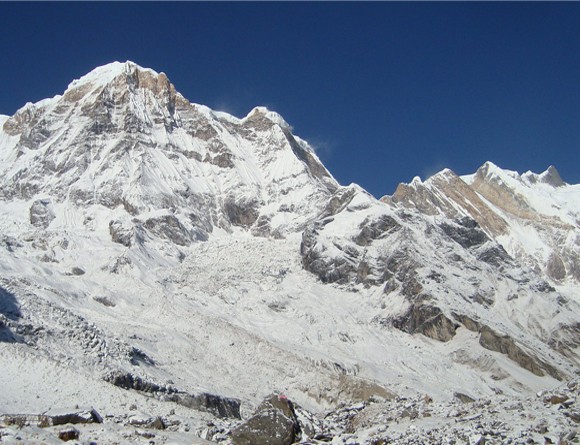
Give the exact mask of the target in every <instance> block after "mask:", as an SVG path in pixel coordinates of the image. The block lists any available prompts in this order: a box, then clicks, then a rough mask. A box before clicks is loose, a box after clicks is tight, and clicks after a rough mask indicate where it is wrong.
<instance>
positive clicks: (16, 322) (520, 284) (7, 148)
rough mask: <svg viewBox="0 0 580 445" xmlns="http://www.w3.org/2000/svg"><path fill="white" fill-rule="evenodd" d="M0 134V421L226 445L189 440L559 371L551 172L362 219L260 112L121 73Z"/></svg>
mask: <svg viewBox="0 0 580 445" xmlns="http://www.w3.org/2000/svg"><path fill="white" fill-rule="evenodd" d="M0 128H1V131H0V301H1V303H0V366H1V369H2V370H3V372H2V373H0V387H2V388H3V390H2V392H0V413H6V414H14V413H29V414H33V413H38V414H40V413H46V412H49V413H50V412H53V411H55V410H63V409H71V408H72V407H74V406H77V405H78V406H92V407H93V408H95V409H96V410H97V411H98V412H99V413H101V414H104V415H108V416H110V418H111V419H114V420H115V421H117V422H118V423H119V424H122V425H131V424H133V425H137V424H138V425H145V424H146V423H147V422H146V421H148V419H149V417H151V418H152V419H154V418H155V416H161V417H163V419H164V421H165V423H166V424H170V423H171V422H173V424H172V425H173V429H171V428H170V430H171V431H172V433H171V434H173V433H175V435H176V436H175V437H173V439H172V440H175V441H177V442H180V441H181V442H182V441H184V440H187V441H189V442H191V440H193V439H192V437H191V436H192V435H195V433H196V431H198V432H199V431H202V430H203V431H205V433H203V434H201V435H203V436H204V437H206V438H213V439H212V440H220V441H228V440H234V441H238V442H236V443H238V444H239V443H243V442H242V439H240V437H242V436H243V434H242V433H240V432H239V431H243V428H241V427H240V428H241V429H238V430H233V431H237V433H236V432H234V433H232V435H231V436H230V435H228V434H223V431H222V432H220V431H217V430H216V431H213V433H212V434H209V433H208V432H207V428H206V423H207V422H208V421H210V422H212V423H213V424H215V422H217V421H216V419H215V417H216V416H217V417H220V418H234V419H235V418H237V417H240V416H241V417H246V416H247V414H248V413H249V412H250V410H251V409H252V407H254V406H256V404H257V403H258V402H259V401H260V400H262V399H263V398H264V397H265V396H266V395H268V394H270V393H272V392H273V391H280V392H284V393H285V394H286V395H287V396H288V397H290V398H291V399H292V400H293V401H295V402H297V403H298V404H300V405H301V406H302V407H304V408H306V409H308V410H310V411H312V412H323V411H324V410H328V409H333V408H335V407H337V406H338V405H339V404H340V403H342V402H357V401H363V402H366V401H369V400H389V399H392V398H393V397H395V396H397V395H398V396H401V397H407V396H411V395H413V396H415V395H417V394H425V393H426V394H429V395H430V397H432V398H434V399H436V400H438V401H442V403H443V402H445V401H449V400H451V399H453V398H454V397H455V398H458V397H459V398H461V399H465V398H466V397H467V398H473V399H478V398H486V397H496V396H497V394H504V395H509V396H518V395H522V394H523V395H529V394H531V393H534V392H536V391H539V390H543V389H546V388H549V387H553V386H555V385H557V384H558V382H559V381H564V380H567V379H569V378H572V377H573V376H574V374H575V372H577V369H578V365H579V363H580V360H579V355H578V345H579V344H580V324H579V321H578V320H579V318H578V314H579V313H580V301H579V299H578V289H580V285H579V281H580V275H579V270H580V263H579V258H580V256H579V252H580V247H579V246H580V241H579V240H580V237H579V233H580V232H579V225H580V222H579V221H580V216H579V212H578V209H579V208H580V206H579V205H578V204H579V203H580V186H574V185H568V184H565V183H564V182H563V181H562V180H561V179H560V177H559V175H558V174H557V172H556V171H555V169H554V168H552V167H551V168H550V169H548V171H547V172H545V173H543V174H541V175H535V174H532V173H526V174H524V175H518V174H517V173H515V172H509V171H504V170H501V169H500V168H498V167H495V166H493V165H492V164H490V163H488V164H486V165H484V166H483V167H482V168H481V169H480V170H478V172H477V173H476V174H474V175H471V176H466V177H458V176H457V175H455V174H454V173H453V172H451V171H449V170H445V171H443V172H441V173H439V174H437V175H435V176H433V177H432V178H430V179H429V180H427V181H425V182H421V181H420V180H419V179H416V180H414V181H413V182H412V183H411V184H409V185H401V186H400V187H399V188H398V189H397V191H396V192H395V194H394V195H393V196H391V197H385V198H383V199H382V200H380V201H379V200H376V199H375V198H373V197H372V196H371V195H369V194H368V193H367V192H366V191H365V190H363V189H361V188H360V187H358V186H356V185H350V186H346V187H345V186H341V185H340V184H338V183H337V182H336V181H335V180H334V178H333V177H332V176H331V174H330V173H329V172H328V171H327V170H326V168H325V167H324V166H323V165H322V163H321V162H320V160H319V159H318V158H317V156H316V154H315V153H314V151H313V149H312V148H311V147H310V146H309V145H308V143H307V142H305V141H303V140H302V139H300V138H299V137H297V136H295V135H294V134H293V133H292V129H291V127H290V126H289V125H288V124H287V123H286V122H285V121H284V119H283V118H282V117H281V116H279V115H278V114H276V113H274V112H272V111H269V110H267V109H265V108H263V107H257V108H255V109H254V110H252V111H251V112H250V113H249V114H248V115H247V116H246V117H244V118H242V119H238V118H236V117H234V116H231V115H229V114H226V113H222V112H216V111H212V110H210V109H209V108H207V107H205V106H202V105H197V104H193V103H190V102H189V101H188V100H187V99H185V98H184V97H183V96H181V95H180V94H179V93H178V92H177V91H176V90H175V88H174V86H173V85H172V84H171V83H170V82H169V80H168V79H167V77H166V76H165V74H163V73H160V74H158V73H156V72H154V71H152V70H150V69H145V68H141V67H139V66H137V65H136V64H134V63H132V62H126V63H112V64H109V65H106V66H103V67H100V68H97V69H95V70H94V71H92V72H91V73H89V74H87V75H86V76H83V77H82V78H80V79H78V80H75V81H74V82H72V83H71V84H70V85H69V87H68V88H67V90H66V91H65V92H64V93H63V95H62V96H56V97H54V98H52V99H46V100H43V101H40V102H38V103H36V104H27V105H25V106H24V107H23V108H22V109H20V110H19V111H18V112H17V113H16V114H15V115H14V116H11V117H5V116H4V117H0ZM23 369H26V372H25V373H23V372H22V370H23ZM240 403H241V404H240ZM268 406H269V405H268ZM268 409H271V407H270V408H268ZM170 410H171V413H172V414H169V415H168V414H167V413H169V412H170ZM304 413H306V411H304ZM304 413H303V416H304V415H306V414H304ZM54 418H56V417H52V418H51V419H54ZM301 418H302V417H301ZM143 419H145V420H143ZM141 420H143V422H142V423H139V422H140V421H141ZM132 422H133V423H132ZM115 428H117V427H115ZM115 428H112V429H110V431H109V433H110V437H111V441H115V440H119V439H118V435H121V436H120V437H125V439H124V440H126V441H134V442H138V441H139V440H141V439H142V437H144V436H139V435H133V436H130V438H128V437H129V436H127V435H125V436H123V434H126V431H125V430H123V427H118V429H116V430H115ZM204 428H205V429H204ZM226 429H227V428H226ZM302 430H303V432H304V427H303V428H302ZM0 431H1V430H0ZM123 431H125V432H123ZM131 434H132V433H131ZM135 434H136V433H135ZM167 434H169V433H167ZM180 434H181V435H182V436H179V435H180ZM304 434H306V433H305V432H304ZM198 435H199V434H198ZM306 435H307V434H306ZM336 436H337V439H336V440H339V439H338V436H339V433H338V432H337V433H336ZM39 437H40V436H39ZM115 437H116V439H113V438H115ZM167 437H169V436H167ZM179 437H181V438H182V439H179ZM184 438H185V439H184ZM167 440H169V439H167ZM200 443H201V442H200ZM250 443H251V442H250ZM290 443H291V442H290ZM337 443H338V442H337ZM341 443H342V442H341Z"/></svg>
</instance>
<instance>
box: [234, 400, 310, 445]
mask: <svg viewBox="0 0 580 445" xmlns="http://www.w3.org/2000/svg"><path fill="white" fill-rule="evenodd" d="M231 438H232V442H233V444H234V445H257V444H260V445H291V444H293V443H294V442H296V441H297V440H299V439H300V424H299V422H298V419H297V417H296V413H295V411H294V406H293V404H292V402H290V400H288V399H287V398H286V397H285V396H283V395H276V394H273V395H271V396H269V397H267V398H266V399H265V400H264V401H263V402H262V403H261V404H260V406H259V407H258V409H257V410H256V413H255V414H254V415H253V416H252V417H250V418H249V419H248V420H246V421H245V422H243V423H242V424H240V425H239V426H237V427H236V428H234V429H233V430H232V432H231Z"/></svg>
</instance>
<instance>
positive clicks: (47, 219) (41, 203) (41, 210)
mask: <svg viewBox="0 0 580 445" xmlns="http://www.w3.org/2000/svg"><path fill="white" fill-rule="evenodd" d="M54 218H56V215H55V214H54V209H53V207H52V202H51V200H50V199H37V200H36V201H34V202H33V203H32V205H31V206H30V224H32V225H33V226H34V227H38V228H39V229H46V228H47V227H48V226H49V225H50V223H51V222H52V220H53V219H54Z"/></svg>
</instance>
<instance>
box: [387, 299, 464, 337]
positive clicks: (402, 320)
mask: <svg viewBox="0 0 580 445" xmlns="http://www.w3.org/2000/svg"><path fill="white" fill-rule="evenodd" d="M393 326H395V327H396V328H397V329H401V330H402V331H405V332H408V333H409V334H414V333H420V334H423V335H425V336H427V337H430V338H433V339H435V340H439V341H443V342H446V341H449V340H451V339H452V338H453V336H454V335H455V330H456V329H457V327H458V325H457V323H455V322H453V321H451V320H450V319H449V318H448V317H446V316H445V315H444V314H443V313H442V312H441V309H439V308H437V307H433V306H429V305H426V304H413V305H412V306H411V308H410V309H409V311H408V312H407V313H406V314H405V315H403V316H400V317H398V318H396V319H395V320H394V321H393Z"/></svg>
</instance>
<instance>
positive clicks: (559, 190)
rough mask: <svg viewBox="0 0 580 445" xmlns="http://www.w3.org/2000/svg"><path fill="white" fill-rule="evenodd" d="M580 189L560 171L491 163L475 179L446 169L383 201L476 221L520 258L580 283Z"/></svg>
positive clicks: (558, 278)
mask: <svg viewBox="0 0 580 445" xmlns="http://www.w3.org/2000/svg"><path fill="white" fill-rule="evenodd" d="M578 190H579V187H578V186H574V185H569V184H566V183H565V182H564V181H563V180H562V178H561V177H560V175H559V173H558V171H557V170H556V168H555V167H554V166H550V167H549V168H548V169H547V170H546V171H544V172H543V173H540V174H537V173H532V172H529V171H528V172H526V173H524V174H520V173H518V172H516V171H511V170H504V169H502V168H500V167H498V166H497V165H495V164H493V163H492V162H486V163H485V164H483V165H482V166H481V167H480V168H479V169H478V170H477V171H476V172H475V173H474V174H471V175H464V176H461V177H460V176H458V175H456V174H455V173H453V172H452V171H451V170H449V169H445V170H443V171H442V172H439V173H437V174H435V175H433V176H431V177H430V178H429V179H427V180H426V181H424V182H422V181H420V180H416V179H414V180H413V181H412V182H411V183H410V184H400V185H399V186H398V188H397V190H396V191H395V193H394V194H393V196H390V197H385V198H383V200H384V201H387V202H391V203H395V204H397V205H401V206H404V207H406V208H414V209H418V210H419V211H421V212H423V213H425V214H428V215H444V216H446V217H449V218H460V217H465V216H468V217H470V218H473V219H474V220H476V221H477V222H478V224H479V225H480V226H481V227H482V228H483V229H484V230H485V231H486V232H487V233H488V234H489V235H490V236H493V237H497V236H502V237H504V238H503V239H504V241H503V245H504V247H505V248H506V250H507V251H508V252H509V253H510V254H511V255H513V256H514V257H517V258H520V259H522V260H523V261H524V262H525V263H526V264H529V265H532V266H533V267H534V268H538V269H540V270H543V271H545V272H546V273H547V275H548V276H549V277H551V278H552V279H555V280H556V281H559V282H561V281H563V280H571V281H573V282H579V281H580V273H579V272H578V270H579V269H578V264H580V249H579V247H578V242H577V240H578V239H579V238H578V236H579V235H578V233H577V230H578V221H580V213H579V211H578V209H579V208H580V201H579V200H578V195H577V191H578ZM562 240H563V241H562ZM538 246H542V248H539V247H538Z"/></svg>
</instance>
